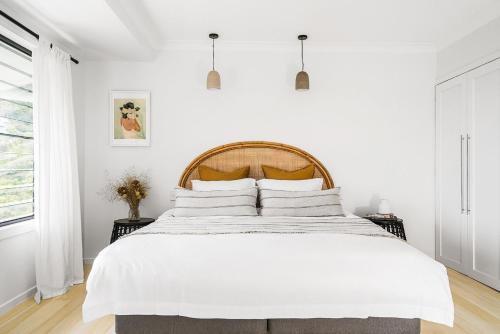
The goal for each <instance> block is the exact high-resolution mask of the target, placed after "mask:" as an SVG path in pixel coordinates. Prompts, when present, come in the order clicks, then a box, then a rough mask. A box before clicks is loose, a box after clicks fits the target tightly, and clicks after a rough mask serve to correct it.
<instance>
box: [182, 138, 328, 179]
mask: <svg viewBox="0 0 500 334" xmlns="http://www.w3.org/2000/svg"><path fill="white" fill-rule="evenodd" d="M309 164H313V165H314V166H315V167H316V170H315V171H314V177H322V178H323V180H324V182H323V188H325V189H329V188H333V180H332V177H331V176H330V173H328V171H327V170H326V168H325V167H324V166H323V164H322V163H321V162H319V161H318V160H317V159H316V158H315V157H313V156H312V155H310V154H309V153H307V152H305V151H303V150H301V149H299V148H297V147H293V146H290V145H286V144H280V143H273V142H265V141H245V142H237V143H232V144H227V145H222V146H218V147H216V148H213V149H211V150H208V151H206V152H205V153H203V154H201V155H200V156H198V157H197V158H196V159H194V160H193V161H192V162H191V163H190V164H189V166H187V168H186V169H185V170H184V173H183V174H182V176H181V178H180V180H179V186H181V187H184V188H188V189H191V180H197V179H199V175H198V166H199V165H205V166H208V167H212V168H215V169H218V170H221V171H227V172H228V171H232V170H234V169H236V168H240V167H245V166H250V176H249V177H252V178H255V179H257V180H258V179H262V178H263V177H264V175H263V173H262V168H261V166H262V165H268V166H272V167H277V168H281V169H286V170H296V169H299V168H302V167H305V166H306V165H309Z"/></svg>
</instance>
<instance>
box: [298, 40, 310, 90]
mask: <svg viewBox="0 0 500 334" xmlns="http://www.w3.org/2000/svg"><path fill="white" fill-rule="evenodd" d="M298 39H299V41H300V57H301V59H302V70H301V71H300V72H299V73H297V77H296V78H295V90H298V91H305V90H309V74H307V72H306V71H304V41H305V40H306V39H307V35H299V36H298Z"/></svg>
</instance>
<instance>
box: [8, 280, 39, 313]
mask: <svg viewBox="0 0 500 334" xmlns="http://www.w3.org/2000/svg"><path fill="white" fill-rule="evenodd" d="M35 292H36V286H34V287H31V288H29V289H28V290H26V291H24V292H21V293H20V294H18V295H17V296H15V297H14V298H12V299H10V300H8V301H6V302H5V303H3V304H1V305H0V315H2V314H4V313H7V312H8V311H10V310H11V309H12V308H13V307H14V306H16V305H18V304H20V303H22V302H23V301H25V300H26V299H28V298H30V297H32V296H33V295H34V294H35Z"/></svg>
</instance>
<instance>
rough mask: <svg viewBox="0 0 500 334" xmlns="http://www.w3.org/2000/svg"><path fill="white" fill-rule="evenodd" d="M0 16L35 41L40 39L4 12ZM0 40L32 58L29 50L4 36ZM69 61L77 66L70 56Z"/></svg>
mask: <svg viewBox="0 0 500 334" xmlns="http://www.w3.org/2000/svg"><path fill="white" fill-rule="evenodd" d="M0 16H3V17H4V18H5V19H6V20H8V21H10V22H12V23H13V24H15V25H16V26H18V27H19V28H21V29H22V30H24V31H26V32H27V33H28V34H30V35H31V36H33V37H35V38H36V39H37V40H39V39H40V35H38V34H37V33H36V32H34V31H33V30H31V29H30V28H28V27H26V26H25V25H24V24H22V23H21V22H19V21H17V20H16V19H14V18H13V17H11V16H9V15H7V13H5V12H4V11H2V10H0ZM0 36H1V37H2V38H1V40H2V41H3V42H5V43H6V44H8V45H9V46H11V47H12V48H14V49H16V50H17V51H20V52H22V53H24V54H25V55H28V56H30V57H31V56H32V52H31V50H29V49H26V48H25V47H23V46H21V45H19V44H18V43H16V42H14V41H12V40H11V39H9V38H7V37H5V36H2V35H0ZM7 39H8V40H9V41H10V43H9V42H6V41H5V40H7ZM50 47H51V48H52V44H51V45H50ZM70 59H71V61H72V62H73V63H75V64H78V63H80V62H79V61H78V59H75V58H73V57H71V56H70Z"/></svg>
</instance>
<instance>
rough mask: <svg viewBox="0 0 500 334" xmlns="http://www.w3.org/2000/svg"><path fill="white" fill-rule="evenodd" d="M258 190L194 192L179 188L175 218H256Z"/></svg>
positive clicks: (176, 196) (176, 197) (176, 195)
mask: <svg viewBox="0 0 500 334" xmlns="http://www.w3.org/2000/svg"><path fill="white" fill-rule="evenodd" d="M256 202H257V188H255V187H254V188H248V189H242V190H213V191H193V190H188V189H183V188H178V189H177V190H176V194H175V208H174V209H175V210H174V216H175V217H202V216H256V215H257V208H256Z"/></svg>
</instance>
